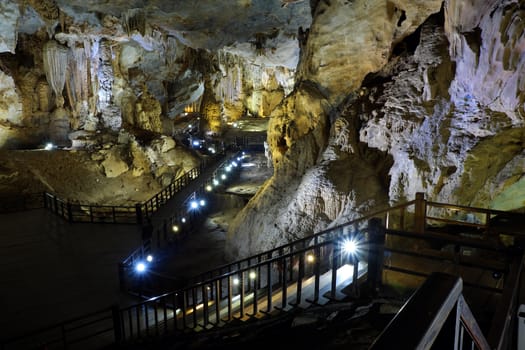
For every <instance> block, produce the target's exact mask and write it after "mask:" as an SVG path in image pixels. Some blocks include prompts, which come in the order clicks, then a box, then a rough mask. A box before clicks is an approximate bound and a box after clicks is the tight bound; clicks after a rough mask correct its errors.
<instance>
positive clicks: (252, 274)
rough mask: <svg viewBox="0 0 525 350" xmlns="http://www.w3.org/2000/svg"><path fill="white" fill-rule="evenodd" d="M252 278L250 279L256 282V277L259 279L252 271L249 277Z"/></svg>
mask: <svg viewBox="0 0 525 350" xmlns="http://www.w3.org/2000/svg"><path fill="white" fill-rule="evenodd" d="M248 276H249V277H250V279H252V280H254V279H255V277H257V275H256V274H255V272H253V271H251V272H250V274H249V275H248Z"/></svg>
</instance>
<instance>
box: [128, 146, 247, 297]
mask: <svg viewBox="0 0 525 350" xmlns="http://www.w3.org/2000/svg"><path fill="white" fill-rule="evenodd" d="M243 153H244V152H243V151H239V152H237V153H235V154H234V155H232V156H230V157H228V158H227V159H225V160H223V161H222V162H221V164H219V165H218V166H217V168H216V170H215V171H214V172H213V173H212V174H211V176H210V178H208V179H205V180H204V181H203V182H202V184H201V186H200V187H199V188H198V189H197V190H196V191H195V192H192V193H191V194H189V195H188V197H187V198H185V199H184V200H183V201H182V203H180V205H179V206H178V207H177V208H176V209H175V210H173V211H172V214H171V215H170V216H169V217H167V218H164V219H163V220H162V224H161V225H160V226H159V227H158V228H157V230H156V231H155V232H153V235H152V238H151V239H148V240H146V241H145V242H143V245H144V244H147V245H148V247H147V249H146V248H145V247H144V246H143V245H142V246H140V247H138V248H137V249H136V250H135V251H134V252H132V253H131V254H130V255H129V256H128V257H127V258H126V259H124V260H123V261H122V262H121V263H120V264H119V277H120V285H121V287H122V290H123V291H126V292H131V293H132V294H141V295H148V293H147V291H146V290H145V289H144V288H141V291H136V290H133V285H135V284H133V283H130V282H131V281H132V280H133V278H134V273H133V271H134V264H135V262H137V261H139V260H140V261H144V259H145V257H146V254H151V253H152V252H153V249H156V251H159V250H160V249H162V248H163V247H165V246H168V245H169V246H170V248H173V247H174V245H176V244H177V242H179V240H183V239H186V238H187V236H188V235H189V234H190V233H192V232H193V231H194V229H196V228H197V227H198V226H199V224H200V223H201V219H202V217H203V216H204V215H205V214H206V212H207V209H206V208H208V207H209V205H210V204H211V203H207V205H206V206H205V207H202V206H200V205H199V208H197V209H192V208H191V206H190V202H192V201H196V200H197V199H204V198H206V194H207V193H210V192H209V189H210V188H215V187H216V186H217V184H218V182H215V180H217V179H220V183H221V184H222V185H224V184H225V183H228V182H229V181H231V180H232V179H233V178H234V177H235V176H236V175H237V173H238V172H237V171H235V169H237V170H238V169H240V166H241V165H242V163H243V156H244V155H243ZM233 162H235V164H237V166H236V167H234V166H231V164H232V163H233ZM227 167H230V168H231V169H229V170H226V168H227ZM223 174H227V175H228V178H227V179H221V175H223ZM207 188H208V190H207ZM174 228H175V229H174ZM146 250H147V253H145V251H146ZM161 280H164V281H161ZM172 280H174V279H173V278H172V277H170V276H167V275H162V274H157V278H156V281H157V283H162V284H163V285H165V286H167V287H166V288H168V287H169V286H171V288H170V289H171V290H173V289H174V288H173V283H172V282H171V281H172ZM177 283H180V281H178V280H177ZM157 294H160V293H158V292H157V293H153V294H149V295H157Z"/></svg>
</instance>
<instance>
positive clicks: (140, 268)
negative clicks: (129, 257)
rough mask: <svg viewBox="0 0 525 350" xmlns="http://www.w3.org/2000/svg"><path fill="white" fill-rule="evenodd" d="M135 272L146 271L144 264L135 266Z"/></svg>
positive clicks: (140, 263)
mask: <svg viewBox="0 0 525 350" xmlns="http://www.w3.org/2000/svg"><path fill="white" fill-rule="evenodd" d="M135 270H136V271H137V272H144V271H146V264H144V263H143V262H139V263H138V264H137V265H135Z"/></svg>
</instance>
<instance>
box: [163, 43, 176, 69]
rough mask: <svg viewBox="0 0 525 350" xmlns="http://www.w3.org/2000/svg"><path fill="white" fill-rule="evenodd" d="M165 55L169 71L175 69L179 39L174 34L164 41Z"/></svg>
mask: <svg viewBox="0 0 525 350" xmlns="http://www.w3.org/2000/svg"><path fill="white" fill-rule="evenodd" d="M164 57H165V59H166V66H167V67H168V71H169V72H172V71H174V70H175V65H176V60H177V39H176V38H175V37H173V36H168V37H167V38H166V40H165V42H164Z"/></svg>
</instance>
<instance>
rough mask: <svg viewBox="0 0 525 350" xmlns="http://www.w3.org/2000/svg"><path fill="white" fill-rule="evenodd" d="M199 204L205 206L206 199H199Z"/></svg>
mask: <svg viewBox="0 0 525 350" xmlns="http://www.w3.org/2000/svg"><path fill="white" fill-rule="evenodd" d="M199 204H200V205H201V207H204V206H205V205H206V201H205V200H204V199H201V200H200V201H199Z"/></svg>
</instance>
